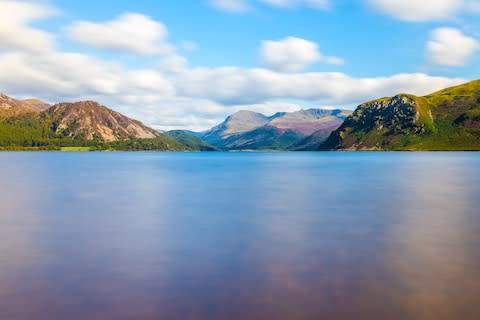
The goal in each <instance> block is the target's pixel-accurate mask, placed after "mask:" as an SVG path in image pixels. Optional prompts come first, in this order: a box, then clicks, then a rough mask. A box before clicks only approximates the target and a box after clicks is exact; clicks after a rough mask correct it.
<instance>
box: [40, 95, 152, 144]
mask: <svg viewBox="0 0 480 320" xmlns="http://www.w3.org/2000/svg"><path fill="white" fill-rule="evenodd" d="M42 116H45V118H46V119H48V121H49V122H50V123H51V126H50V127H51V128H52V130H53V131H54V132H55V134H56V135H57V136H62V137H71V138H81V139H85V140H100V141H117V140H123V139H127V138H130V137H134V138H140V139H149V138H155V137H157V136H159V135H160V134H159V133H158V132H157V131H155V130H154V129H151V128H149V127H147V126H145V125H143V124H142V123H141V122H140V121H137V120H133V119H130V118H128V117H127V116H124V115H122V114H121V113H118V112H116V111H113V110H111V109H109V108H107V107H105V106H102V105H100V104H98V103H97V102H94V101H81V102H75V103H60V104H56V105H54V106H52V107H50V108H48V109H47V110H46V111H45V112H43V113H42Z"/></svg>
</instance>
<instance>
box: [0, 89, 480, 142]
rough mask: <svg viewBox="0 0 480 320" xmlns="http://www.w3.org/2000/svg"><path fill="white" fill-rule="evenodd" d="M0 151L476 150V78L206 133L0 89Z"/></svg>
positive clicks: (255, 116)
mask: <svg viewBox="0 0 480 320" xmlns="http://www.w3.org/2000/svg"><path fill="white" fill-rule="evenodd" d="M0 150H126V151H135V150H158V151H287V150H288V151H316V150H351V151H356V150H379V151H397V150H398V151H400V150H409V151H416V150H418V151H420V150H425V151H430V150H431V151H433V150H445V151H448V150H480V80H476V81H472V82H469V83H466V84H463V85H460V86H455V87H451V88H446V89H444V90H441V91H439V92H435V93H432V94H429V95H427V96H424V97H418V96H414V95H410V94H398V95H396V96H394V97H385V98H380V99H377V100H373V101H369V102H366V103H363V104H361V105H359V106H358V107H357V108H356V110H355V111H353V112H352V111H349V110H342V109H336V110H325V109H308V110H299V111H295V112H278V113H276V114H274V115H272V116H266V115H263V114H260V113H256V112H253V111H247V110H243V111H239V112H236V113H234V114H232V115H230V116H228V117H227V118H226V119H225V121H223V122H222V123H220V124H219V125H217V126H215V127H213V128H211V129H210V130H207V131H204V132H193V131H188V130H173V131H168V132H159V131H156V130H154V129H152V128H149V127H148V126H146V125H144V124H143V123H141V122H140V121H137V120H134V119H131V118H129V117H127V116H125V115H123V114H121V113H118V112H116V111H114V110H112V109H110V108H108V107H105V106H102V105H100V104H99V103H97V102H94V101H81V102H75V103H58V104H55V105H50V104H48V103H45V102H43V101H40V100H37V99H27V100H17V99H14V98H11V97H9V96H7V95H5V94H0Z"/></svg>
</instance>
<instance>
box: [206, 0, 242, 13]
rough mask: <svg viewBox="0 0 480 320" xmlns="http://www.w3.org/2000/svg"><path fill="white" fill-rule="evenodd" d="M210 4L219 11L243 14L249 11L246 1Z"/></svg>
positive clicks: (218, 0)
mask: <svg viewBox="0 0 480 320" xmlns="http://www.w3.org/2000/svg"><path fill="white" fill-rule="evenodd" d="M210 4H211V5H212V6H213V7H215V8H217V9H220V10H224V11H228V12H233V13H244V12H247V11H250V10H251V7H250V5H249V4H248V2H247V0H210Z"/></svg>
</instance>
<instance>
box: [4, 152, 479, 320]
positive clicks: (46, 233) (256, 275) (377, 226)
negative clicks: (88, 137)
mask: <svg viewBox="0 0 480 320" xmlns="http://www.w3.org/2000/svg"><path fill="white" fill-rule="evenodd" d="M0 319H5V320H24V319H25V320H30V319H35V320H43V319H45V320H52V319H69V320H76V319H82V320H83V319H94V320H96V319H102V320H103V319H107V320H108V319H112V320H113V319H115V320H117V319H182V320H183V319H394V320H395V319H435V320H442V319H462V320H468V319H472V320H473V319H475V320H477V319H480V154H479V153H265V154H263V153H192V154H188V153H182V154H176V153H0Z"/></svg>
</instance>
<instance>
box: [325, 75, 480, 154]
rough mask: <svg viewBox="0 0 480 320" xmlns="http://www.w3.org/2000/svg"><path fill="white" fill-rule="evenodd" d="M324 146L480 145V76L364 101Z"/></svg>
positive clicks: (466, 147)
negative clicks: (443, 86) (420, 93)
mask: <svg viewBox="0 0 480 320" xmlns="http://www.w3.org/2000/svg"><path fill="white" fill-rule="evenodd" d="M320 150H412V151H414V150H432V151H435V150H480V80H476V81H472V82H469V83H466V84H463V85H459V86H455V87H451V88H447V89H444V90H441V91H438V92H435V93H432V94H429V95H427V96H424V97H417V96H413V95H408V94H399V95H397V96H395V97H392V98H382V99H377V100H374V101H370V102H367V103H364V104H362V105H360V106H359V107H358V108H357V109H356V110H355V112H354V113H353V114H352V115H351V116H350V117H348V118H347V119H346V120H345V122H344V123H343V125H342V126H341V127H340V128H339V129H337V130H336V131H334V132H333V133H332V134H331V135H330V137H329V138H328V139H327V141H326V142H325V143H323V144H322V145H321V147H320Z"/></svg>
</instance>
